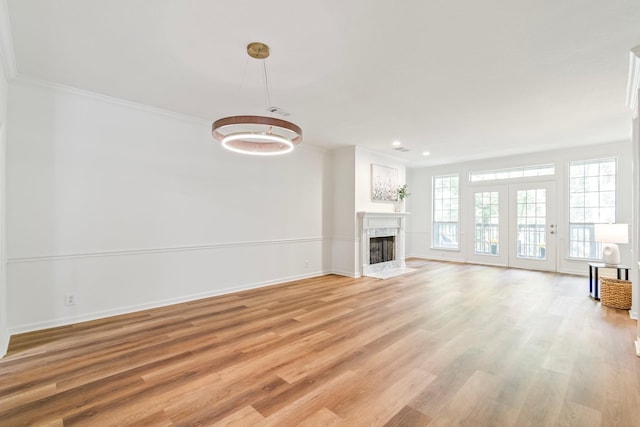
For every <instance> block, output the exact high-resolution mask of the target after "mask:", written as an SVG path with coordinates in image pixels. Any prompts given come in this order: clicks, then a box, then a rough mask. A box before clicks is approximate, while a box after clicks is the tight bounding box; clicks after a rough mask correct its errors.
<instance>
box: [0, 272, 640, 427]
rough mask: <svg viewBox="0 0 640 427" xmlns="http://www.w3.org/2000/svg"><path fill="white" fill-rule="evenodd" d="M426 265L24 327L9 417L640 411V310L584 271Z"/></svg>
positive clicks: (160, 419) (454, 420) (179, 418)
mask: <svg viewBox="0 0 640 427" xmlns="http://www.w3.org/2000/svg"><path fill="white" fill-rule="evenodd" d="M414 263H415V261H414ZM416 265H417V266H418V267H419V268H418V270H417V271H416V272H414V273H411V274H408V275H404V276H401V277H398V278H394V279H388V280H377V279H368V278H363V279H349V278H345V277H339V276H331V275H330V276H324V277H318V278H314V279H308V280H302V281H298V282H292V283H286V284H283V285H278V286H272V287H268V288H263V289H258V290H252V291H247V292H242V293H237V294H232V295H225V296H221V297H216V298H209V299H206V300H200V301H195V302H190V303H185V304H180V305H174V306H171V307H166V308H161V309H156V310H150V311H145V312H140V313H135V314H131V315H125V316H119V317H114V318H110V319H105V320H101V321H96V322H89V323H84V324H79V325H75V326H70V327H63V328H57V329H54V330H48V331H42V332H36V333H30V334H24V335H21V336H15V337H13V339H12V340H11V345H10V353H9V355H8V356H7V357H5V358H4V359H2V360H1V361H0V425H3V426H4V425H9V426H19V425H47V426H58V425H95V426H108V425H119V426H120V425H154V426H155V425H158V426H162V425H184V426H187V425H212V424H215V425H240V426H249V425H274V426H289V425H292V426H293V425H296V426H298V425H304V426H319V425H348V426H360V425H362V426H375V425H388V426H394V425H398V426H399V425H403V426H425V425H429V426H451V425H467V426H485V425H487V426H488V425H492V426H512V425H517V426H525V425H527V426H556V425H557V426H570V425H571V426H638V425H640V358H637V357H636V356H635V352H634V344H633V343H634V340H635V330H636V329H635V321H633V320H630V319H629V315H628V312H626V311H618V310H614V309H609V308H606V307H601V306H600V304H599V303H596V302H594V301H592V300H591V299H590V298H589V297H588V296H587V287H588V285H587V279H586V278H584V277H574V276H566V275H560V274H551V273H540V272H531V271H524V270H508V269H503V268H492V267H483V266H473V265H462V264H450V263H437V262H418V263H416Z"/></svg>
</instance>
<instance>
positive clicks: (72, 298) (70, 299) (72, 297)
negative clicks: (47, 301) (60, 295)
mask: <svg viewBox="0 0 640 427" xmlns="http://www.w3.org/2000/svg"><path fill="white" fill-rule="evenodd" d="M64 305H76V294H65V295H64Z"/></svg>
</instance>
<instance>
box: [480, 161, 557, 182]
mask: <svg viewBox="0 0 640 427" xmlns="http://www.w3.org/2000/svg"><path fill="white" fill-rule="evenodd" d="M555 173H556V168H555V166H554V165H553V164H550V165H537V166H525V167H521V168H507V169H494V170H488V171H478V172H471V173H470V174H469V181H471V182H478V181H493V180H498V179H512V178H527V177H531V176H545V175H554V174H555Z"/></svg>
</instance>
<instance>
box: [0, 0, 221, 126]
mask: <svg viewBox="0 0 640 427" xmlns="http://www.w3.org/2000/svg"><path fill="white" fill-rule="evenodd" d="M0 1H2V0H0ZM13 84H16V85H24V86H36V87H41V88H43V89H46V90H51V91H59V92H63V93H68V94H71V95H76V96H80V97H85V98H90V99H95V100H98V101H102V102H106V103H110V104H115V105H120V106H123V107H127V108H132V109H135V110H140V111H145V112H148V113H153V114H157V115H161V116H166V117H171V118H174V119H177V120H181V121H185V122H192V123H197V124H200V125H206V126H211V120H207V119H203V118H201V117H196V116H190V115H187V114H183V113H178V112H175V111H171V110H167V109H164V108H160V107H153V106H151V105H147V104H141V103H139V102H135V101H129V100H127V99H122V98H116V97H113V96H109V95H103V94H101V93H97V92H92V91H90V90H86V89H79V88H76V87H72V86H67V85H64V84H61V83H54V82H50V81H48V80H41V79H37V78H33V77H26V76H24V75H19V76H16V77H15V78H14V79H13Z"/></svg>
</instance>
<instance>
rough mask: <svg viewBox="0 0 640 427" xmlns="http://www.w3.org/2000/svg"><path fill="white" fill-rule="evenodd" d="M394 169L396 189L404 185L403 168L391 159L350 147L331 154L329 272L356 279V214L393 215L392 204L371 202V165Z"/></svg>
mask: <svg viewBox="0 0 640 427" xmlns="http://www.w3.org/2000/svg"><path fill="white" fill-rule="evenodd" d="M372 164H378V165H382V166H387V167H392V168H395V169H398V185H402V184H404V183H405V166H404V164H403V162H402V161H400V160H398V159H397V158H394V157H393V156H386V155H384V154H380V153H374V152H371V151H369V150H366V149H364V148H362V147H357V146H350V147H344V148H340V149H336V150H333V188H334V197H333V205H334V206H333V231H334V233H333V244H332V271H333V272H334V273H337V274H342V275H344V276H350V277H359V276H360V274H361V272H360V234H359V227H358V217H357V214H358V212H361V211H367V212H393V210H394V204H393V203H389V202H372V201H371V165H372Z"/></svg>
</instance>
